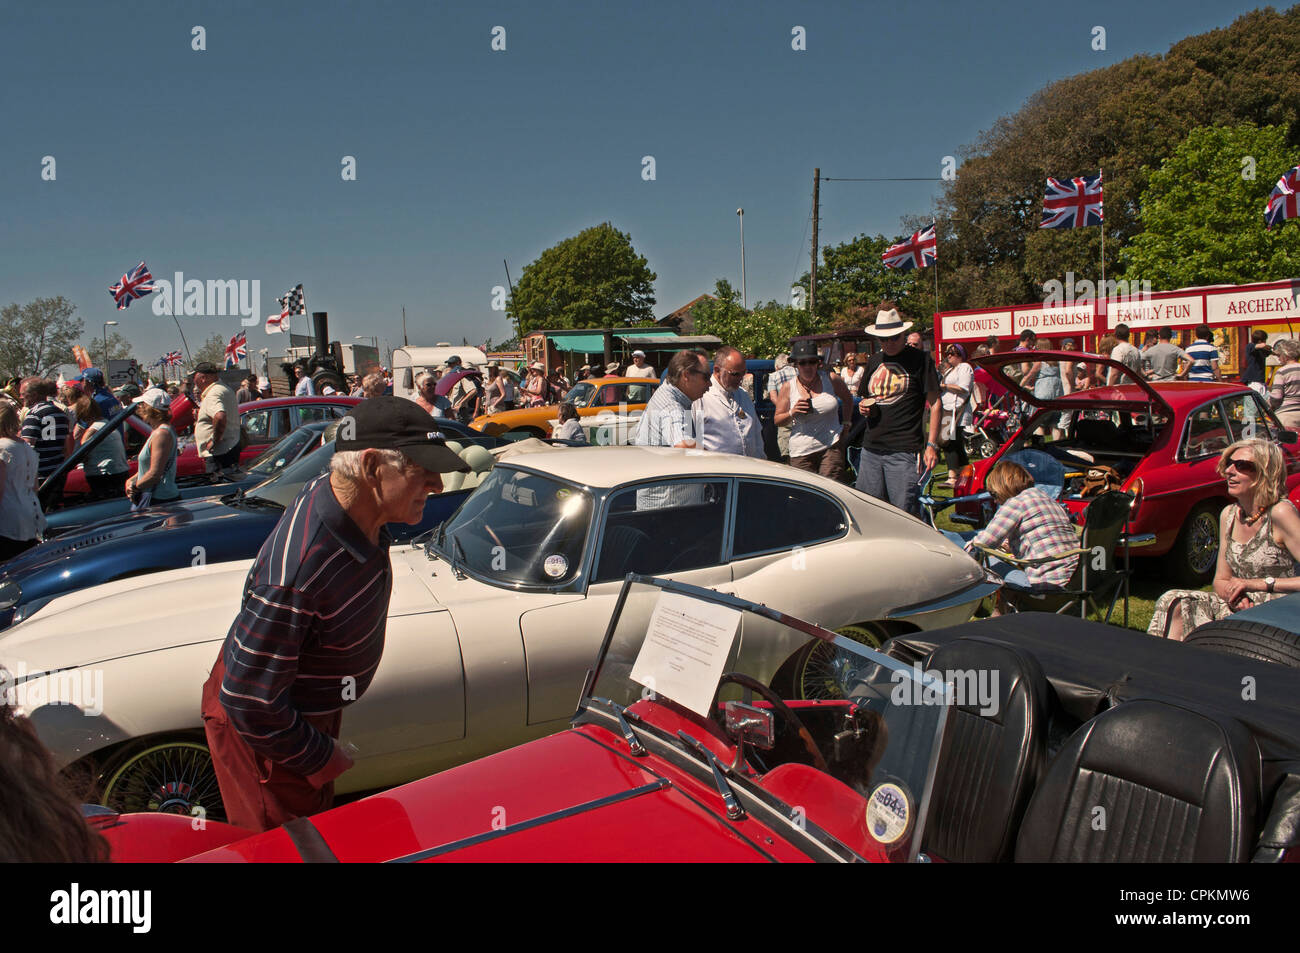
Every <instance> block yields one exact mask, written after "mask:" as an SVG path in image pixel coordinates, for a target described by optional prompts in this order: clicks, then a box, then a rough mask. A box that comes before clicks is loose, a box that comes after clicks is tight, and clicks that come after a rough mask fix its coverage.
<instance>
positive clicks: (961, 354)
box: [939, 344, 975, 489]
mask: <svg viewBox="0 0 1300 953" xmlns="http://www.w3.org/2000/svg"><path fill="white" fill-rule="evenodd" d="M943 357H944V366H943V377H942V379H941V381H940V390H941V391H942V392H943V396H942V397H941V398H940V403H941V404H942V406H943V416H942V418H941V420H942V422H941V423H940V424H939V447H940V449H942V450H943V456H944V459H945V460H946V461H947V463H948V484H947V485H948V488H949V489H952V488H953V487H955V486H956V485H957V474H958V473H960V472H961V468H962V467H964V466H966V464H968V463H970V457H968V456H967V455H966V431H967V430H969V429H970V428H971V423H972V418H973V415H972V413H971V392H972V391H973V389H974V387H975V368H973V367H971V366H970V364H968V363H967V362H966V349H965V348H964V347H962V346H961V345H960V344H949V345H948V346H947V347H945V348H944V350H943Z"/></svg>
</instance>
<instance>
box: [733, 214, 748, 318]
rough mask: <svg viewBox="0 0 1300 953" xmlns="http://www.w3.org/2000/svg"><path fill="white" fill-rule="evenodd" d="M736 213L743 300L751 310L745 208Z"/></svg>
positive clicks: (746, 307)
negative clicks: (747, 275)
mask: <svg viewBox="0 0 1300 953" xmlns="http://www.w3.org/2000/svg"><path fill="white" fill-rule="evenodd" d="M736 214H737V215H739V216H740V295H741V301H742V302H743V303H744V305H745V310H746V311H748V310H749V285H748V284H747V283H746V281H745V210H744V209H743V208H738V209H736Z"/></svg>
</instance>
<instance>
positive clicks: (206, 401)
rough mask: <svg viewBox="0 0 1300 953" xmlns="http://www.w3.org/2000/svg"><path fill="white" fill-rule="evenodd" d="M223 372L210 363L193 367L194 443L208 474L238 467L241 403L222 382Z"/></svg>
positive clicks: (206, 362) (225, 471)
mask: <svg viewBox="0 0 1300 953" xmlns="http://www.w3.org/2000/svg"><path fill="white" fill-rule="evenodd" d="M220 373H221V372H220V371H218V370H217V366H216V365H215V364H212V363H210V362H208V361H203V362H201V363H200V364H199V365H198V366H197V367H195V368H194V392H195V393H196V394H198V396H199V399H198V405H199V412H198V416H196V417H195V418H194V443H195V444H196V445H197V446H198V449H199V456H200V457H202V458H203V462H204V464H205V465H206V469H207V472H208V473H227V472H229V471H231V470H237V469H238V468H239V404H238V403H237V402H236V400H235V392H234V391H232V390H231V389H230V388H229V387H227V386H226V385H225V384H223V383H221V380H220Z"/></svg>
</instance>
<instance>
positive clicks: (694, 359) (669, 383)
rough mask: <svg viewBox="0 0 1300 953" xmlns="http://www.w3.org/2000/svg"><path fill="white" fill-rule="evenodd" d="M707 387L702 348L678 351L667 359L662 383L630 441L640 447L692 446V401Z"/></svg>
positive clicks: (693, 428)
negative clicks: (666, 371)
mask: <svg viewBox="0 0 1300 953" xmlns="http://www.w3.org/2000/svg"><path fill="white" fill-rule="evenodd" d="M708 389H709V370H708V363H707V362H706V360H705V357H704V352H703V351H695V350H689V351H678V352H677V353H676V354H674V355H673V356H672V360H670V361H669V362H668V376H667V379H666V380H665V381H664V383H663V386H662V387H660V388H659V389H658V390H656V391H655V392H654V393H653V394H652V395H651V396H650V402H649V403H648V404H646V407H645V411H644V412H643V413H642V414H641V420H640V423H638V424H637V428H636V433H635V434H634V435H633V437H632V442H633V443H634V444H636V445H637V446H640V447H694V446H695V442H696V441H695V420H694V417H693V415H692V413H691V406H692V404H693V403H694V402H695V401H697V400H699V399H700V398H701V397H703V396H704V393H705V391H707V390H708Z"/></svg>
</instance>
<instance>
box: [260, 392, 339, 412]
mask: <svg viewBox="0 0 1300 953" xmlns="http://www.w3.org/2000/svg"><path fill="white" fill-rule="evenodd" d="M364 399H365V398H363V397H349V396H348V395H346V394H317V395H316V396H314V397H312V396H306V397H265V398H263V399H262V400H250V401H248V403H245V404H240V405H239V411H240V413H243V412H244V411H245V410H248V409H251V408H253V407H256V408H257V409H258V410H271V409H274V408H276V407H294V406H296V405H298V404H340V405H346V406H348V407H351V406H354V405H356V404H359V403H361V401H362V400H364Z"/></svg>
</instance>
